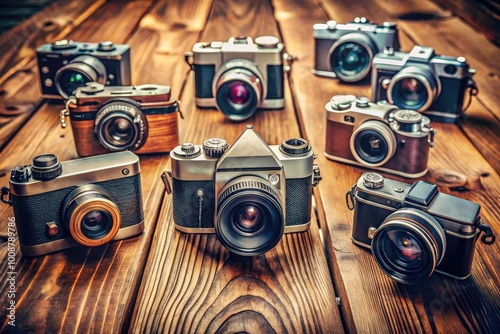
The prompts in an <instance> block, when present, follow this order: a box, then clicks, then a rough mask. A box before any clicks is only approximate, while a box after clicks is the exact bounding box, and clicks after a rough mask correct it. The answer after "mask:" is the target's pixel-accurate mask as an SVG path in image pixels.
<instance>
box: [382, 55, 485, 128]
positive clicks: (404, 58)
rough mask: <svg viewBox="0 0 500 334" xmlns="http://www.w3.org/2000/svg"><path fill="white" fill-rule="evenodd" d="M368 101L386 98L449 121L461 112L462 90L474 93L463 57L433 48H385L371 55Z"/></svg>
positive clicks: (475, 91)
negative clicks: (437, 53)
mask: <svg viewBox="0 0 500 334" xmlns="http://www.w3.org/2000/svg"><path fill="white" fill-rule="evenodd" d="M373 72H374V73H373V75H372V94H373V95H372V101H374V102H376V101H381V100H387V101H389V102H390V103H391V104H394V105H396V106H398V107H399V108H402V109H412V110H417V111H419V112H424V114H426V115H427V116H429V118H430V119H431V120H435V121H439V122H447V123H453V122H457V121H459V120H460V116H461V115H462V109H463V103H464V97H465V92H466V91H467V89H470V92H471V95H476V94H477V87H476V83H475V82H474V80H473V79H472V76H473V75H474V74H475V73H476V71H475V70H474V69H471V68H469V65H468V64H467V62H466V61H465V58H464V57H458V58H457V57H449V56H439V55H436V54H435V53H434V49H432V48H429V47H425V46H415V47H413V49H412V50H411V51H410V53H406V52H397V51H394V50H392V49H385V50H384V51H383V52H380V53H378V54H377V55H376V56H375V58H374V59H373Z"/></svg>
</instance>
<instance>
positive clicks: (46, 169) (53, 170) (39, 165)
mask: <svg viewBox="0 0 500 334" xmlns="http://www.w3.org/2000/svg"><path fill="white" fill-rule="evenodd" d="M61 173H62V166H61V164H60V163H59V161H58V160H57V157H56V156H55V155H54V154H50V153H47V154H41V155H37V156H36V157H34V158H33V164H32V165H31V175H32V176H33V178H34V179H36V180H40V181H48V180H52V179H54V178H56V177H58V176H59V175H61Z"/></svg>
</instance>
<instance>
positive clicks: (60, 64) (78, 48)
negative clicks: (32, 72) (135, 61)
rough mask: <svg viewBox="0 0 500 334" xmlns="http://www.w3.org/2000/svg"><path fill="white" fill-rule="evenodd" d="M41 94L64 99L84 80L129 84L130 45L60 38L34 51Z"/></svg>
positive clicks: (109, 84) (46, 96)
mask: <svg viewBox="0 0 500 334" xmlns="http://www.w3.org/2000/svg"><path fill="white" fill-rule="evenodd" d="M36 56H37V60H38V72H39V74H40V85H41V88H42V97H44V98H52V99H60V98H61V97H62V98H66V99H67V98H68V97H69V96H70V95H72V94H73V92H74V91H75V89H76V88H77V87H81V86H85V84H86V83H88V82H99V83H102V84H105V85H107V86H121V85H130V84H131V79H130V47H129V46H128V45H125V44H113V43H112V42H109V41H106V42H100V43H79V42H73V41H71V40H60V41H57V42H55V43H52V44H43V45H42V46H40V47H39V48H38V49H37V50H36Z"/></svg>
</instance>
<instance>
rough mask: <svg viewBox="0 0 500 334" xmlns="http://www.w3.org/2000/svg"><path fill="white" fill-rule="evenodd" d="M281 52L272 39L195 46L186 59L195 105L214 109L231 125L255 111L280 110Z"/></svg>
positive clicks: (261, 37)
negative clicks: (193, 90)
mask: <svg viewBox="0 0 500 334" xmlns="http://www.w3.org/2000/svg"><path fill="white" fill-rule="evenodd" d="M283 50H284V47H283V44H282V43H280V42H279V39H278V38H277V37H274V36H260V37H257V38H256V39H255V41H253V40H252V38H250V37H231V38H230V39H229V41H227V42H211V43H206V42H202V43H196V44H195V45H194V46H193V50H192V52H189V53H186V55H185V57H186V62H187V63H188V64H189V65H190V66H191V68H192V69H193V70H194V79H195V101H196V105H197V106H198V107H214V106H215V107H217V109H219V110H220V111H222V112H223V113H224V115H225V116H226V117H227V118H229V119H231V120H233V121H242V120H245V119H247V118H249V117H250V116H252V114H253V113H254V112H255V110H256V109H257V108H263V109H279V108H283V106H284V105H285V100H284V90H283V85H284V73H283V72H284V68H283V61H284V58H287V56H286V54H285V53H284V51H283ZM287 59H288V58H287Z"/></svg>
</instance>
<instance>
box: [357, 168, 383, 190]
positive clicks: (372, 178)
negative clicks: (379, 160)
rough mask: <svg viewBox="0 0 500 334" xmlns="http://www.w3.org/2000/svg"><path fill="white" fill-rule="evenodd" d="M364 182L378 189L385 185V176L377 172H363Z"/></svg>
mask: <svg viewBox="0 0 500 334" xmlns="http://www.w3.org/2000/svg"><path fill="white" fill-rule="evenodd" d="M361 177H362V178H363V184H364V185H365V187H367V188H370V189H378V188H382V187H383V186H384V177H383V176H382V175H380V174H377V173H372V172H368V173H363V175H362V176H361Z"/></svg>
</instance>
